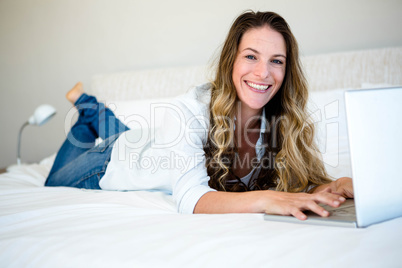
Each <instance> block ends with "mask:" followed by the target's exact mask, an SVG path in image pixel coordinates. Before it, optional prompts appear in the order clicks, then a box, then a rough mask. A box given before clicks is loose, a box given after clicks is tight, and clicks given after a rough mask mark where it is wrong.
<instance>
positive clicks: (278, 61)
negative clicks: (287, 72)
mask: <svg viewBox="0 0 402 268" xmlns="http://www.w3.org/2000/svg"><path fill="white" fill-rule="evenodd" d="M272 62H273V63H275V64H283V62H282V61H281V60H273V61H272Z"/></svg>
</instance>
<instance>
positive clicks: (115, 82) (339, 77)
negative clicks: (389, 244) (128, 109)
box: [90, 47, 402, 100]
mask: <svg viewBox="0 0 402 268" xmlns="http://www.w3.org/2000/svg"><path fill="white" fill-rule="evenodd" d="M302 64H303V65H304V67H305V70H306V76H307V78H308V81H309V86H310V90H311V91H324V90H331V89H340V88H361V87H362V85H364V84H385V85H402V47H397V48H383V49H373V50H362V51H351V52H341V53H331V54H323V55H316V56H307V57H303V58H302ZM210 73H211V72H210V71H208V68H207V66H192V67H183V68H165V69H154V70H141V71H133V72H122V73H113V74H103V75H96V76H94V77H93V79H92V88H91V91H90V93H92V94H95V95H96V96H98V98H99V99H100V100H141V99H149V98H164V97H174V96H177V95H179V94H182V93H184V92H186V91H187V90H188V89H189V88H191V87H193V86H195V85H198V84H201V83H204V82H207V81H208V78H209V77H208V76H209V74H210Z"/></svg>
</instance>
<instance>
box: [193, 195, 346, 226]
mask: <svg viewBox="0 0 402 268" xmlns="http://www.w3.org/2000/svg"><path fill="white" fill-rule="evenodd" d="M344 201H345V198H343V197H342V196H339V195H336V194H332V193H329V192H319V193H315V194H307V193H285V192H277V191H271V190H264V191H250V192H241V193H233V192H231V193H229V192H208V193H206V194H205V195H203V196H202V197H201V198H200V200H199V201H198V203H197V204H196V206H195V208H194V213H267V214H278V215H293V216H295V217H296V218H298V219H300V220H305V219H306V218H307V217H306V215H305V214H304V213H303V212H302V211H304V210H311V211H313V212H315V213H317V214H318V215H320V216H323V217H326V216H328V215H329V213H328V211H326V210H325V209H324V208H322V207H321V206H319V205H318V203H322V204H327V205H330V206H332V207H338V206H339V205H340V204H341V203H343V202H344Z"/></svg>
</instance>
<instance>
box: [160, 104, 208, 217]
mask: <svg viewBox="0 0 402 268" xmlns="http://www.w3.org/2000/svg"><path fill="white" fill-rule="evenodd" d="M208 125H209V119H208V112H207V105H203V104H201V103H200V102H199V101H197V100H196V99H194V98H185V97H183V98H178V99H177V101H175V102H173V103H172V105H171V106H170V107H168V109H166V114H165V117H164V120H163V124H162V127H161V129H160V131H159V132H158V136H156V140H157V141H159V142H158V143H159V144H161V145H162V146H163V147H164V148H163V150H164V151H165V152H166V153H167V154H168V155H169V157H170V158H171V160H172V164H173V165H172V166H171V169H170V172H169V179H170V183H171V187H172V195H173V199H174V200H175V202H176V205H177V208H178V211H179V212H180V213H185V214H191V213H193V211H194V207H195V205H196V204H197V202H198V200H199V199H200V198H201V196H203V195H204V194H205V193H207V192H210V191H215V190H214V189H212V188H210V187H209V186H208V181H209V176H208V174H207V170H206V167H205V153H204V149H203V147H204V144H205V142H206V139H207V136H208Z"/></svg>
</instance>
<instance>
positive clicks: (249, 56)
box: [246, 55, 256, 60]
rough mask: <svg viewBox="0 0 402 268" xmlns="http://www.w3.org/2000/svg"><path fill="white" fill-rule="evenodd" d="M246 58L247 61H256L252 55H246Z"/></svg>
mask: <svg viewBox="0 0 402 268" xmlns="http://www.w3.org/2000/svg"><path fill="white" fill-rule="evenodd" d="M246 58H247V59H249V60H255V59H256V58H255V57H254V56H253V55H247V56H246Z"/></svg>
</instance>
